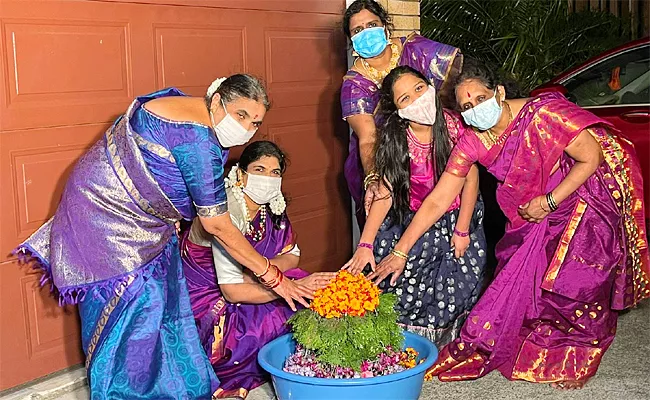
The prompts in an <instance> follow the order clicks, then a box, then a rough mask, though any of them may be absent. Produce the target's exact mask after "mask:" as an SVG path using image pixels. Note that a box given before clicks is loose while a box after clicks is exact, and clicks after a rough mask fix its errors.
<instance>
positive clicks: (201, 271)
mask: <svg viewBox="0 0 650 400" xmlns="http://www.w3.org/2000/svg"><path fill="white" fill-rule="evenodd" d="M266 219H267V220H266V226H267V227H273V222H272V221H271V216H270V215H267V216H266ZM259 222H260V216H259V213H258V215H257V217H256V218H255V219H254V220H253V221H252V223H253V226H254V228H255V229H256V230H257V229H259ZM195 223H197V222H195ZM246 238H247V239H248V240H249V242H250V243H251V245H253V247H254V248H255V250H257V251H258V252H259V253H260V254H261V255H263V256H265V257H267V258H269V259H272V258H274V257H276V256H279V255H282V254H287V253H289V252H290V251H291V250H292V249H293V247H294V246H295V238H294V234H293V230H292V228H291V224H290V223H289V220H288V219H287V218H286V216H285V219H284V221H283V222H282V223H281V225H280V228H279V229H278V228H275V227H273V229H270V230H268V231H267V233H266V234H265V235H264V237H263V238H262V240H260V241H259V242H255V241H253V240H252V238H251V237H250V236H249V235H246ZM181 248H182V259H183V268H184V270H185V275H186V277H187V286H188V289H189V292H190V302H191V304H192V311H193V312H194V319H195V322H196V326H197V328H198V330H199V337H200V339H201V344H202V345H203V348H204V350H205V352H206V353H207V354H208V358H209V359H210V363H212V366H213V368H214V371H215V373H216V374H217V377H218V378H219V380H220V382H221V383H220V386H219V388H218V389H217V391H216V392H215V394H214V395H215V397H217V398H224V397H236V396H238V397H241V398H245V397H246V396H247V395H248V392H249V391H250V390H251V389H254V388H256V387H258V386H260V385H261V384H263V383H264V382H265V381H267V380H268V377H267V374H266V372H264V370H263V369H262V368H261V367H260V366H259V364H258V363H257V353H258V352H259V350H260V349H261V348H262V346H264V345H265V344H267V343H268V342H270V341H271V340H273V339H275V338H277V337H279V336H281V335H283V334H285V333H287V332H288V329H287V327H286V325H285V322H286V321H287V319H289V317H291V315H293V311H291V309H290V308H289V306H288V305H287V304H286V302H285V301H284V300H281V299H280V300H275V301H272V302H269V303H265V304H232V303H229V302H227V301H226V299H225V298H224V296H223V295H222V294H221V290H220V289H219V285H218V284H217V275H216V273H215V265H214V261H213V257H212V248H211V247H205V246H201V245H198V244H195V243H192V242H191V241H190V240H189V239H188V237H187V235H186V236H185V238H184V240H183V242H182V244H181ZM285 275H286V277H287V278H294V279H299V278H303V277H305V276H307V275H308V274H307V273H306V272H305V271H303V270H300V269H297V268H296V269H293V270H290V271H287V272H286V273H285Z"/></svg>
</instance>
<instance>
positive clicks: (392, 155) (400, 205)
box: [343, 66, 486, 346]
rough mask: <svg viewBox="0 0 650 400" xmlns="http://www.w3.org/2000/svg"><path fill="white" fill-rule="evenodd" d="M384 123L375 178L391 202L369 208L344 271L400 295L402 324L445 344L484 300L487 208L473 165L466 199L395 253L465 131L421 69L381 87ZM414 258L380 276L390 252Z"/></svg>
mask: <svg viewBox="0 0 650 400" xmlns="http://www.w3.org/2000/svg"><path fill="white" fill-rule="evenodd" d="M379 111H380V112H381V118H382V119H383V121H385V122H384V123H383V124H382V125H381V127H380V129H379V130H378V136H377V144H376V151H375V165H376V172H374V173H373V174H370V175H369V176H368V177H366V183H369V182H370V181H372V180H373V179H379V180H380V182H381V183H383V185H380V186H382V191H383V193H384V196H381V197H380V199H378V200H377V199H376V200H375V201H374V202H373V203H372V206H371V208H370V210H369V213H368V218H367V222H366V225H365V227H364V230H363V233H362V235H361V241H360V243H359V246H358V247H357V251H356V252H355V254H354V256H353V258H352V259H351V260H350V261H349V262H348V263H347V264H346V265H345V266H344V267H343V268H345V269H348V270H350V271H351V272H352V273H359V272H361V271H363V270H364V269H365V268H367V267H368V266H369V267H370V269H371V270H372V271H373V272H372V273H371V274H370V275H369V276H370V278H372V279H374V280H375V282H377V283H378V284H379V287H380V288H382V289H383V290H385V291H387V292H393V293H395V294H396V295H397V296H398V297H399V302H398V306H397V307H398V312H399V322H400V324H401V325H402V326H403V327H404V328H405V329H407V330H409V331H411V332H414V333H417V334H420V335H422V336H424V337H427V338H428V339H430V340H431V341H433V342H435V343H436V344H437V345H438V346H443V345H445V344H446V343H448V342H450V341H451V340H453V339H455V338H456V336H457V333H458V331H459V330H460V328H461V326H462V325H463V322H464V321H465V317H466V315H467V314H468V313H469V311H470V309H471V308H472V306H473V305H474V304H475V303H476V301H477V300H478V296H479V294H480V290H481V287H482V283H483V276H484V267H485V262H486V244H485V234H484V232H483V202H482V200H481V199H480V197H479V194H478V171H477V170H476V167H475V166H473V167H472V170H471V172H470V174H469V175H468V178H467V182H466V183H465V186H464V188H463V192H462V194H461V195H460V196H459V197H458V198H457V199H456V201H455V202H454V204H453V205H452V206H451V207H450V209H449V210H448V211H447V213H446V214H445V215H444V217H442V218H441V219H440V220H439V221H438V223H436V224H435V225H434V226H432V227H431V228H430V229H429V230H428V231H427V232H425V234H424V235H422V237H420V239H419V240H418V242H417V244H416V245H415V246H413V248H412V249H411V251H410V252H409V254H403V253H400V252H399V251H395V250H394V249H393V247H394V245H395V243H397V241H398V240H399V238H400V237H401V235H402V233H403V232H404V231H405V229H406V227H407V226H408V224H409V223H410V221H411V219H412V218H413V216H414V214H415V212H416V211H417V210H418V209H419V207H420V205H421V204H422V200H424V198H425V197H426V196H427V195H428V194H429V193H430V192H431V191H432V190H433V187H434V186H435V182H436V181H437V179H438V178H439V177H440V174H441V173H442V172H443V171H444V170H445V165H446V163H447V159H448V158H449V154H450V153H451V148H452V147H453V144H454V143H455V142H456V141H457V140H458V138H459V135H462V134H463V132H464V131H465V129H467V128H466V127H464V126H463V125H462V124H461V123H460V121H459V119H458V117H457V116H456V115H455V114H453V113H452V112H450V111H447V110H443V109H442V108H441V106H440V100H439V98H438V95H437V93H436V91H435V89H434V87H433V86H431V85H429V83H428V82H427V80H426V78H425V77H424V76H423V75H422V74H420V73H419V72H417V71H415V70H414V69H412V68H410V67H407V66H403V67H397V68H395V69H393V71H391V73H390V74H388V76H386V78H385V79H384V82H383V84H382V98H381V102H380V110H379ZM391 253H392V254H393V255H394V256H397V257H402V258H404V259H406V260H407V262H406V266H405V268H404V269H403V270H400V271H381V270H378V271H375V262H376V261H377V262H378V261H379V260H381V259H382V258H384V257H385V256H387V255H388V254H391Z"/></svg>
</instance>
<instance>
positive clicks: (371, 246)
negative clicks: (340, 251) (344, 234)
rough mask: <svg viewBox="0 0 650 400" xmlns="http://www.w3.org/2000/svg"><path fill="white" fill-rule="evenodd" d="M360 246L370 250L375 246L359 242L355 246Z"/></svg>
mask: <svg viewBox="0 0 650 400" xmlns="http://www.w3.org/2000/svg"><path fill="white" fill-rule="evenodd" d="M360 247H363V248H364V249H370V250H374V249H375V246H373V245H371V244H370V243H359V244H358V245H357V248H360Z"/></svg>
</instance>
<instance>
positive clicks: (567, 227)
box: [378, 60, 650, 389]
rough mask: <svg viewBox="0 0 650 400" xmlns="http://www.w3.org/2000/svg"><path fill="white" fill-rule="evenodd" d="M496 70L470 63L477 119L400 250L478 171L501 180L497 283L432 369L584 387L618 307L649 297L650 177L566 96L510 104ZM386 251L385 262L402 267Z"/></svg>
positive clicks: (465, 83) (469, 108) (463, 90)
mask: <svg viewBox="0 0 650 400" xmlns="http://www.w3.org/2000/svg"><path fill="white" fill-rule="evenodd" d="M497 83H498V82H497V81H496V79H495V77H494V75H493V74H492V72H491V71H489V70H487V69H486V68H485V67H484V66H482V65H480V64H478V63H477V62H474V61H470V60H466V62H465V65H464V67H463V72H462V74H461V76H460V77H459V79H458V83H457V84H456V85H455V93H456V98H457V101H458V104H459V106H460V107H461V109H462V110H464V111H463V117H464V118H465V120H466V122H468V123H469V124H471V125H473V126H475V127H477V128H478V129H477V130H475V131H474V132H473V134H468V135H465V136H463V137H462V138H461V140H460V141H459V142H458V143H457V145H456V147H455V148H454V150H453V151H452V155H451V157H450V159H449V163H448V164H447V169H446V172H445V173H444V174H443V176H442V177H441V179H440V181H439V183H438V185H437V186H436V187H435V188H434V190H433V192H432V193H431V194H430V195H429V197H427V199H425V201H424V202H423V204H422V206H421V208H420V210H419V212H418V213H417V214H416V216H415V217H414V218H413V221H412V223H411V225H410V226H409V228H408V230H407V231H406V232H405V233H404V235H403V236H402V238H401V240H400V241H399V242H398V243H397V245H396V246H395V248H396V249H398V250H400V251H403V252H408V250H409V249H410V247H411V246H412V245H413V243H415V241H416V240H417V238H418V237H419V236H420V235H421V234H422V232H424V231H425V230H426V229H427V228H428V227H429V226H431V225H432V224H433V223H435V222H436V221H437V220H438V218H439V217H440V216H441V215H442V214H443V213H444V211H445V210H446V209H447V207H448V206H449V204H451V202H452V201H453V198H454V197H455V196H456V194H457V193H458V192H459V191H460V188H461V187H462V185H463V182H464V180H465V176H466V174H467V173H468V171H469V169H470V167H471V166H472V165H473V164H474V163H475V162H479V163H481V164H483V165H485V166H486V167H487V168H488V171H489V172H490V173H492V174H493V175H494V176H495V177H496V178H497V180H498V181H499V186H498V189H497V200H498V202H499V204H500V206H501V208H502V210H503V211H504V213H505V214H506V216H507V217H508V225H507V229H506V234H505V236H504V237H503V239H502V240H501V242H500V243H499V244H498V246H497V258H498V260H499V265H498V267H497V271H496V277H495V279H494V281H493V282H492V283H491V284H490V286H489V287H488V288H487V290H486V291H485V293H484V294H483V295H482V297H481V298H480V299H479V301H478V303H477V304H476V306H475V307H474V308H473V310H472V311H471V313H470V315H469V316H468V319H467V321H466V322H465V325H464V326H463V328H462V330H461V333H460V337H459V338H458V339H456V340H455V341H454V342H452V343H450V344H449V345H447V346H446V347H445V348H443V349H442V351H441V352H440V357H439V359H438V361H437V362H436V364H434V366H433V367H432V368H431V369H430V370H429V371H428V373H427V377H428V378H431V377H433V376H438V377H439V379H440V380H443V381H454V380H467V379H477V378H479V377H481V376H484V375H486V374H487V373H489V372H490V371H493V370H495V369H497V370H499V371H500V372H501V373H502V374H503V375H504V376H505V377H506V378H508V379H511V380H517V379H519V380H526V381H529V382H547V383H551V384H552V385H553V386H554V387H558V388H567V389H573V388H580V387H582V386H583V385H584V383H585V382H586V381H587V380H588V379H589V378H590V377H592V376H593V375H594V374H595V373H596V371H597V369H598V365H599V364H600V361H601V359H602V356H603V354H604V353H605V351H606V350H607V348H608V347H609V346H610V344H611V343H612V340H613V339H614V334H615V332H616V321H617V316H618V314H617V310H623V309H625V308H629V307H633V306H634V305H635V304H637V302H639V301H641V300H642V299H644V298H647V297H650V285H649V283H648V278H649V263H650V261H649V259H648V246H647V239H646V233H645V226H644V220H643V215H644V214H643V208H644V204H643V200H642V199H643V186H642V185H643V182H642V180H641V175H640V168H639V164H638V160H637V158H636V155H635V152H634V148H633V146H632V144H631V143H630V142H628V141H627V140H625V139H623V138H621V137H618V136H616V132H615V131H614V129H613V127H612V126H611V125H609V124H608V123H607V122H605V121H603V120H601V119H599V118H597V117H595V116H594V115H593V114H591V113H589V112H587V111H585V110H583V109H581V108H579V107H578V106H576V105H574V104H573V103H570V102H569V101H567V100H566V99H565V98H564V97H563V96H561V95H559V94H543V95H540V96H537V97H533V98H529V99H512V100H507V101H506V100H505V98H506V93H505V89H504V87H503V86H502V85H498V84H497ZM402 267H403V262H402V260H400V259H399V258H396V257H393V256H388V257H387V258H385V259H384V260H383V261H382V262H381V263H380V265H379V266H378V270H382V269H386V270H393V269H396V268H402Z"/></svg>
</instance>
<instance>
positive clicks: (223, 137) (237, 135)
mask: <svg viewBox="0 0 650 400" xmlns="http://www.w3.org/2000/svg"><path fill="white" fill-rule="evenodd" d="M221 105H222V106H223V110H224V111H225V112H226V116H225V117H224V118H223V119H222V120H221V121H219V123H218V124H215V122H214V115H213V114H212V110H210V121H212V129H214V133H215V134H216V135H217V139H219V143H221V145H222V146H223V147H226V148H228V147H234V146H241V145H242V144H246V143H248V141H249V140H251V138H252V137H253V135H255V132H257V129H253V130H250V131H247V130H246V128H244V127H243V126H242V125H241V124H240V123H239V122H237V120H236V119H235V118H234V117H233V116H232V115H230V113H228V110H226V105H225V104H224V103H223V100H222V101H221Z"/></svg>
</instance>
